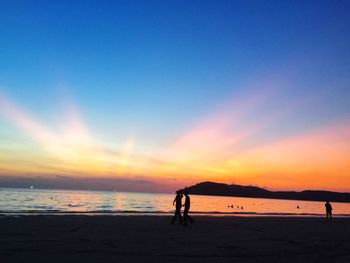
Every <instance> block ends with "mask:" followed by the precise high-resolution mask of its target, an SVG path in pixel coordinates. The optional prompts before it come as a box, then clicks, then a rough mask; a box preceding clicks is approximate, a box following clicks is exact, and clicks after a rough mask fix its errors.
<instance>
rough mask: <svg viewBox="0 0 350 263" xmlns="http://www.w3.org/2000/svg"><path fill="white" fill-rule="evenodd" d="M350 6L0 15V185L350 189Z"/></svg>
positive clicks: (156, 7)
mask: <svg viewBox="0 0 350 263" xmlns="http://www.w3.org/2000/svg"><path fill="white" fill-rule="evenodd" d="M349 11H350V2H349V1H341V0H339V1H287V0H286V1H277V0H276V1H194V0H193V1H170V0H169V1H168V0H166V1H164V0H163V1H141V0H140V1H89V0H85V1H40V0H38V1H17V0H8V1H7V0H4V1H1V3H0V187H29V186H31V185H33V186H34V187H36V188H70V189H100V190H101V189H102V190H113V189H117V190H121V191H141V192H172V191H174V190H176V189H178V188H183V187H184V186H190V185H192V184H195V183H199V182H202V181H214V182H222V183H229V184H232V183H235V184H242V185H256V186H260V187H265V188H267V189H270V190H296V191H299V190H305V189H324V190H332V191H342V192H349V191H350V140H349V139H350V103H349V102H350V74H349V73H350V16H349V15H348V14H349Z"/></svg>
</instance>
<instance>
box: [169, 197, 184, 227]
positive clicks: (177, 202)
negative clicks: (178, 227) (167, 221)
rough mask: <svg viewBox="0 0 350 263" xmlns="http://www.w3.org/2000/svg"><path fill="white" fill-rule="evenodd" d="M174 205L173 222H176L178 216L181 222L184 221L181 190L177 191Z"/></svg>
mask: <svg viewBox="0 0 350 263" xmlns="http://www.w3.org/2000/svg"><path fill="white" fill-rule="evenodd" d="M173 205H175V215H174V217H173V219H172V221H171V222H172V223H173V224H174V223H175V220H176V218H177V217H179V220H180V223H182V216H181V207H182V193H181V192H180V191H177V192H176V196H175V199H174V201H173Z"/></svg>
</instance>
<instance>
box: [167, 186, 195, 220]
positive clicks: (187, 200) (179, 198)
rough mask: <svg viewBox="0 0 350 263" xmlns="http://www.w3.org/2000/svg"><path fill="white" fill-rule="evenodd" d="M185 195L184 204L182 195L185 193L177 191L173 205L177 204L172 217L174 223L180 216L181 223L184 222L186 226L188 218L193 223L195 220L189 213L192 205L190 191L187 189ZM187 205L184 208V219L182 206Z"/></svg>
mask: <svg viewBox="0 0 350 263" xmlns="http://www.w3.org/2000/svg"><path fill="white" fill-rule="evenodd" d="M184 195H185V203H184V204H183V205H182V197H183V194H182V192H180V191H177V192H176V196H175V199H174V202H173V205H175V215H174V217H173V219H172V223H173V224H174V223H175V220H176V218H177V217H179V220H180V223H182V222H183V224H184V225H185V226H186V225H187V220H189V221H190V222H191V223H193V222H194V220H193V219H192V218H191V217H190V216H189V215H188V212H189V211H190V207H191V199H190V197H189V195H188V192H187V191H185V192H184ZM183 206H184V207H185V209H184V216H183V220H182V216H181V207H183Z"/></svg>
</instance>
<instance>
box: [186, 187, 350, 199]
mask: <svg viewBox="0 0 350 263" xmlns="http://www.w3.org/2000/svg"><path fill="white" fill-rule="evenodd" d="M181 190H184V189H181ZM186 190H187V191H188V193H189V194H193V195H216V196H237V197H252V198H270V199H288V200H304V201H326V200H329V201H331V202H344V203H350V193H338V192H331V191H323V190H305V191H301V192H294V191H269V190H266V189H263V188H260V187H256V186H242V185H237V184H231V185H229V184H222V183H214V182H202V183H198V184H196V185H192V186H190V187H187V188H186Z"/></svg>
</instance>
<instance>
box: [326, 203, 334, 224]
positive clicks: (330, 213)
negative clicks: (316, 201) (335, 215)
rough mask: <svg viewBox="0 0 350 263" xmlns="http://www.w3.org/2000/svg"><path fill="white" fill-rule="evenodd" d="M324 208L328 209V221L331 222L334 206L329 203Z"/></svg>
mask: <svg viewBox="0 0 350 263" xmlns="http://www.w3.org/2000/svg"><path fill="white" fill-rule="evenodd" d="M324 206H325V207H326V214H327V221H328V220H330V221H332V210H333V208H332V205H331V204H330V203H329V201H327V202H326V203H325V204H324Z"/></svg>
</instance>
